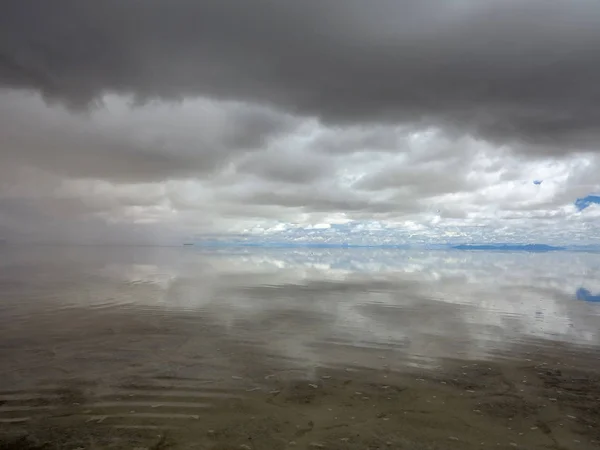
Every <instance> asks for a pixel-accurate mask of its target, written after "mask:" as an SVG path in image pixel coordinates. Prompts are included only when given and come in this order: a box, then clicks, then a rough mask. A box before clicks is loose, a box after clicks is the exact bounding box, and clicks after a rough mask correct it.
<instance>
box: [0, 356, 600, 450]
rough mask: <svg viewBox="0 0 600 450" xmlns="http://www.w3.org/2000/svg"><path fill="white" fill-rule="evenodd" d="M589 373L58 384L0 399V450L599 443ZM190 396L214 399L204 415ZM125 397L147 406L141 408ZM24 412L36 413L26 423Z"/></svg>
mask: <svg viewBox="0 0 600 450" xmlns="http://www.w3.org/2000/svg"><path fill="white" fill-rule="evenodd" d="M597 368H598V366H597V361H591V360H584V361H582V362H580V363H579V364H578V363H575V359H574V358H571V359H569V358H561V359H560V360H557V359H556V357H554V358H549V359H548V358H541V359H540V360H531V359H518V360H511V361H503V362H493V363H490V362H486V361H456V360H452V361H445V362H444V363H443V366H439V367H436V368H435V369H431V370H426V371H425V370H418V369H413V370H410V371H405V372H402V373H397V372H392V371H388V370H352V369H346V370H337V371H334V370H326V369H323V370H321V371H318V372H317V373H316V374H315V376H314V377H312V378H311V379H298V378H295V376H294V372H293V371H284V372H279V373H277V372H275V373H271V374H266V375H264V376H263V375H261V376H260V377H255V378H254V379H248V378H245V377H240V378H238V377H232V380H227V383H221V384H220V383H219V382H210V381H204V382H202V381H197V380H193V379H189V380H182V379H169V378H168V377H165V378H164V379H162V380H161V382H160V383H159V384H152V385H149V384H147V383H143V384H138V383H136V381H135V380H130V381H129V382H128V383H126V384H123V385H122V386H120V388H121V390H115V391H111V392H110V394H108V393H107V394H106V395H105V396H104V397H102V401H101V402H98V398H97V397H98V395H99V394H98V387H97V386H96V385H95V384H93V383H76V382H65V384H64V386H61V387H60V388H54V389H48V390H47V392H46V395H45V396H43V398H42V397H41V396H38V397H33V396H30V395H28V394H19V392H18V391H13V392H3V393H2V395H1V398H2V399H3V400H2V402H1V403H2V404H1V405H0V407H2V408H4V412H5V414H4V415H3V423H1V424H0V431H1V436H2V440H1V442H0V449H2V450H9V449H10V450H13V449H88V448H89V449H101V448H111V449H113V448H114V449H139V450H141V449H214V450H225V449H246V450H268V449H288V448H289V449H340V450H350V449H361V450H365V449H372V450H374V449H470V448H478V449H481V448H494V449H505V448H506V449H513V448H525V449H538V448H539V449H588V448H589V449H592V448H600V373H599V371H598V370H597ZM196 384H197V385H196ZM236 384H238V385H239V386H238V387H237V388H236V389H232V388H231V387H229V386H231V385H236ZM175 386H176V390H174V387H175ZM198 389H202V392H203V395H204V397H206V396H207V393H208V392H211V393H212V399H213V400H212V401H211V404H210V408H209V407H206V408H204V407H203V405H202V404H201V403H199V402H198V399H197V398H195V397H194V393H195V392H197V391H198ZM235 392H243V394H244V395H243V396H239V397H238V396H236V395H230V394H232V393H235ZM111 400H112V402H111ZM142 400H143V401H144V402H142ZM124 401H126V402H127V405H128V406H127V408H135V405H136V404H138V403H139V404H143V405H147V404H148V402H155V404H153V405H151V408H150V409H147V410H144V411H145V412H144V413H140V412H139V411H136V410H133V409H132V410H129V411H128V410H126V409H127V408H124V406H123V405H124V403H123V402H124ZM136 402H138V403H136ZM11 408H12V409H11ZM11 410H12V411H14V412H15V420H14V421H11V419H10V417H7V415H6V412H7V411H11ZM23 410H27V411H34V412H35V411H43V414H38V415H35V417H31V418H26V419H24V418H23V417H22V412H23ZM92 410H93V411H92ZM148 411H150V412H148ZM154 411H155V412H154ZM134 413H136V414H135V416H136V420H135V422H132V421H131V420H129V417H128V414H132V415H133V414H134Z"/></svg>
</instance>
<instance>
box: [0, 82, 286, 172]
mask: <svg viewBox="0 0 600 450" xmlns="http://www.w3.org/2000/svg"><path fill="white" fill-rule="evenodd" d="M121 103H122V102H121ZM113 109H115V108H113ZM116 109H118V108H116ZM139 113H140V114H139V115H137V116H136V115H133V116H131V115H127V116H125V117H123V118H122V119H121V120H119V119H118V118H117V119H115V117H113V114H114V113H112V112H111V111H110V108H109V110H108V111H107V110H105V109H99V110H98V111H96V112H91V113H90V114H88V115H79V116H78V115H74V114H69V113H68V112H66V111H64V110H61V109H60V108H58V109H57V108H49V107H46V106H45V105H43V104H42V103H41V102H39V101H36V99H34V98H31V97H30V96H23V95H18V94H15V93H12V94H11V93H7V92H0V136H1V137H2V148H1V149H0V165H3V166H6V165H9V164H22V165H25V166H34V167H38V168H41V169H44V170H48V171H51V172H53V173H56V174H60V175H63V176H66V177H73V178H79V177H81V178H99V179H105V180H111V181H116V182H144V181H162V180H167V179H177V178H187V177H198V176H203V175H207V174H209V173H210V172H212V171H215V170H217V169H218V168H219V167H220V166H222V165H224V164H226V163H227V162H228V161H229V160H230V159H231V158H234V157H236V156H237V157H239V156H242V155H243V154H245V153H246V152H252V151H257V150H262V149H263V148H264V147H265V146H268V143H269V141H270V140H271V139H274V138H275V137H277V136H279V135H282V134H285V133H286V132H289V131H290V130H291V129H292V128H293V126H294V121H293V120H292V119H291V118H290V117H289V116H286V115H284V114H277V113H274V112H272V111H269V110H267V109H264V108H257V107H250V106H247V105H238V104H227V103H225V104H220V105H212V104H211V103H210V102H200V103H193V104H188V105H183V106H182V107H181V108H177V109H176V110H175V111H171V110H169V108H167V107H163V106H160V105H158V106H156V105H155V107H154V108H149V109H146V110H145V111H140V112H139Z"/></svg>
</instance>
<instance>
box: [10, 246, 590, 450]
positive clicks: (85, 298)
mask: <svg viewBox="0 0 600 450" xmlns="http://www.w3.org/2000/svg"><path fill="white" fill-rule="evenodd" d="M599 295H600V255H598V254H591V253H566V252H556V253H538V254H532V253H511V252H477V251H471V252H468V251H414V250H413V251H404V250H389V251H388V250H363V249H349V250H348V249H340V250H329V249H327V250H310V249H292V250H290V249H269V250H267V249H226V250H202V249H199V248H196V247H184V248H172V247H171V248H170V247H162V248H161V247H120V248H119V247H95V246H89V247H51V246H47V247H6V248H3V249H2V250H0V426H1V427H2V430H3V433H4V434H6V435H7V436H8V435H11V436H12V435H18V434H19V433H21V434H23V433H29V434H31V435H32V436H33V435H35V436H34V437H35V439H42V440H46V441H47V442H58V440H60V439H59V438H57V437H56V436H55V435H52V433H50V431H51V430H56V429H60V430H63V431H62V432H61V433H60V434H61V435H62V436H67V435H68V436H69V438H68V439H67V440H66V441H61V443H60V444H56V445H59V446H58V447H57V448H69V446H71V447H72V448H77V446H79V447H82V446H83V447H84V448H86V446H88V447H90V448H103V447H104V446H106V447H119V446H121V447H122V448H133V447H135V446H139V447H142V448H143V447H144V446H146V447H151V446H152V445H155V446H156V445H159V446H162V445H163V444H164V445H167V443H165V442H166V441H164V440H165V439H166V438H165V437H164V436H166V435H165V433H167V432H168V436H169V440H170V442H169V443H168V444H169V445H171V446H172V447H174V448H240V446H241V448H246V447H247V448H251V449H253V448H256V449H261V448H287V447H290V448H292V447H295V448H310V446H311V444H314V445H313V448H438V447H439V448H469V446H477V448H481V446H482V444H481V442H484V444H483V445H484V446H487V445H489V446H494V448H502V447H503V446H505V447H506V448H514V446H515V445H517V446H520V445H522V443H521V442H520V440H524V439H529V440H527V441H524V442H525V444H526V445H527V448H534V447H532V446H537V445H539V447H540V448H542V447H544V448H547V447H548V446H550V447H552V446H554V447H556V448H571V446H573V448H587V447H586V446H592V447H593V446H595V445H596V443H595V442H593V441H595V440H596V439H597V438H599V437H600V436H596V434H594V433H596V431H595V430H596V428H597V427H600V424H595V422H594V421H595V420H597V419H598V416H600V410H595V409H594V408H593V406H590V407H589V408H587V407H586V408H587V409H585V411H584V412H582V411H578V410H577V408H576V407H575V406H573V405H574V404H575V403H577V402H574V401H573V399H569V398H566V397H565V399H563V398H562V397H561V395H562V394H561V393H563V392H572V391H573V389H569V386H570V387H571V388H573V383H575V384H577V383H580V384H581V383H584V381H582V380H587V381H586V382H585V383H587V384H585V383H584V384H585V386H583V387H582V386H579V388H580V389H579V390H576V391H577V392H579V393H581V392H585V395H584V397H585V398H584V399H585V400H586V401H589V402H592V403H594V402H600V392H596V391H594V389H592V388H591V387H590V386H588V385H591V384H590V383H592V381H593V380H596V378H594V377H596V372H597V370H598V369H600V363H599V361H598V355H599V353H598V347H599V346H600V302H599V301H598V300H599ZM484 366H485V369H481V367H484ZM559 366H561V367H559ZM557 370H558V371H559V372H555V371H557ZM482 371H483V372H482ZM546 372H548V373H546ZM490 374H493V376H490ZM557 374H558V375H557ZM528 376H529V377H530V378H529V380H530V381H529V385H527V379H526V378H527V377H528ZM523 377H525V378H523ZM531 377H534V378H535V379H534V378H531ZM565 377H566V378H565ZM563 378H565V380H566V381H565V380H563ZM482 380H484V381H485V382H484V381H482ZM548 380H550V381H548ZM590 380H592V381H590ZM523 381H525V382H524V383H523ZM588 382H589V383H588ZM564 383H567V384H569V383H570V384H569V385H568V386H567V387H565V386H563V384H564ZM592 384H593V383H592ZM357 386H358V387H357ZM383 386H387V387H385V388H384V387H383ZM530 386H531V388H530ZM382 389H384V390H383V391H382ZM390 389H391V390H392V391H393V395H392V394H389V392H391V391H390ZM440 389H441V390H440ZM548 390H550V391H551V392H550V391H548ZM438 391H439V392H438ZM555 391H559V392H558V393H556V392H555ZM435 392H437V394H435ZM507 395H508V397H507V398H509V399H510V401H508V400H506V398H504V397H506V396H507ZM565 395H566V394H565ZM582 395H583V394H582ZM465 396H466V397H468V398H465ZM473 396H475V397H476V398H471V397H473ZM498 396H501V397H502V398H501V399H500V398H499V397H498ZM596 396H597V397H596ZM433 397H435V398H433ZM567 397H568V396H567ZM365 399H366V400H365ZM441 399H443V400H441ZM515 399H518V401H517V400H515ZM549 399H553V400H549ZM471 400H472V401H471ZM563 400H564V401H563ZM507 401H508V403H506V402H507ZM577 401H578V402H579V403H580V404H584V403H585V404H586V405H587V403H586V402H585V401H583V400H582V398H580V397H578V398H577ZM494 402H500V403H499V405H500V406H498V405H496V406H493V405H495V403H494ZM511 402H513V403H514V404H513V403H511ZM515 402H516V403H515ZM598 404H600V403H598ZM367 405H368V406H367ZM390 405H394V406H393V407H391V406H390ZM482 405H483V406H482ZM485 405H488V406H485ZM490 405H492V406H490ZM542 405H545V406H542ZM548 405H550V406H548ZM390 408H391V409H390ZM394 408H395V409H394ZM436 408H437V409H436ZM486 408H488V409H487V410H486ZM545 408H554V409H553V410H552V411H553V412H552V413H551V414H550V413H548V411H549V409H545ZM573 408H575V409H573ZM505 409H506V411H507V412H506V413H504V414H500V416H499V417H498V416H497V414H496V415H494V413H493V412H494V411H495V412H498V411H504V410H505ZM488 410H489V411H488ZM411 411H413V412H411ZM414 411H417V412H414ZM419 411H420V412H419ZM423 411H425V412H423ZM449 411H452V413H450V412H449ZM474 411H476V412H474ZM486 411H488V413H486ZM511 411H512V412H511ZM541 412H543V414H542V413H541ZM336 414H337V415H336ZM411 414H413V415H414V414H416V415H417V416H418V417H412V416H410V415H411ZM523 414H525V416H523ZM553 414H554V415H556V420H559V422H556V424H555V423H554V421H555V419H554V418H549V417H554V415H553ZM407 415H408V417H405V416H407ZM472 415H475V418H473V417H471V416H472ZM273 416H276V417H278V418H279V419H277V420H276V419H272V417H273ZM329 416H331V417H329ZM371 416H373V417H371ZM567 416H571V417H578V418H579V419H578V420H577V421H575V419H569V418H568V417H567ZM267 417H270V418H271V419H268V420H267ZM453 417H454V419H452V418H453ZM525 417H526V418H525ZM564 417H566V419H561V418H564ZM583 417H585V419H584V418H583ZM424 418H425V419H424ZM519 418H520V419H519ZM384 419H385V420H384ZM509 419H510V420H509ZM513 419H514V420H515V421H516V420H517V419H519V421H520V422H522V423H525V425H523V426H524V427H525V428H527V430H529V432H528V433H525V431H527V430H525V428H524V429H523V431H519V432H518V433H517V432H516V431H515V433H514V434H515V435H514V436H511V437H510V439H509V438H508V437H507V436H506V433H507V432H512V430H508V429H509V428H511V429H512V428H515V427H512V426H509V425H510V424H509V423H508V422H511V421H512V420H513ZM272 420H276V421H275V422H272ZM453 420H456V421H458V422H454V421H453ZM477 420H480V421H481V423H479V424H476V425H470V426H469V427H466V425H465V428H464V429H462V428H461V427H462V426H463V425H464V424H471V423H474V422H477ZM528 420H529V421H530V422H531V423H529V422H527V421H528ZM560 420H563V421H571V422H573V421H575V422H576V423H574V425H573V427H572V428H568V427H567V428H565V424H564V423H563V424H562V425H561V422H560ZM336 421H339V423H341V422H342V421H344V424H345V425H340V426H339V427H338V426H337V425H336V424H337V423H338V422H336ZM373 421H374V422H373ZM540 421H541V422H540ZM538 422H539V423H538ZM311 424H312V425H311ZM461 424H462V425H461ZM536 424H537V425H536ZM526 425H527V426H526ZM575 425H577V426H575ZM360 427H362V428H363V429H364V430H365V431H363V432H362V433H363V437H362V438H361V437H358V438H357V437H356V436H354V435H353V434H352V433H349V432H348V430H347V428H352V429H358V428H360ZM402 427H405V428H404V429H403V432H402V433H400V434H401V435H398V433H397V430H398V429H402ZM406 427H408V428H406ZM546 427H547V428H548V430H550V432H549V433H542V434H541V435H540V438H539V439H537V440H536V438H535V436H533V437H532V436H531V434H532V433H531V432H532V431H537V430H541V429H544V430H545V428H546ZM532 428H534V429H535V430H531V429H532ZM555 428H556V429H555ZM65 430H70V431H68V432H67V431H65ZM303 430H304V431H303ZM392 430H395V431H394V432H392ZM432 430H438V431H439V433H441V434H439V435H438V434H436V433H435V432H433V431H432ZM440 430H441V431H440ZM507 430H508V431H507ZM537 432H539V431H537ZM49 433H50V434H49ZM340 433H341V434H340ZM344 433H345V434H344ZM365 433H366V434H365ZM490 433H492V434H493V433H495V437H494V442H491V441H489V440H488V442H487V443H486V442H485V440H481V439H483V438H482V437H481V436H489V435H490ZM519 433H522V434H521V435H520V434H519ZM338 434H340V436H341V437H340V436H338ZM480 434H481V436H480ZM38 435H39V436H41V437H39V436H38ZM367 435H368V439H367V437H365V436H367ZM496 435H497V437H496ZM159 436H160V437H159ZM253 436H254V437H253ZM455 438H456V439H455ZM156 439H158V441H156V442H154V441H153V440H156ZM161 439H163V440H161ZM365 439H366V440H365ZM367 441H368V442H367ZM480 441H481V442H480ZM496 441H498V442H496ZM575 441H577V442H575ZM148 442H154V443H153V444H152V443H151V444H149V443H148ZM133 443H135V445H133ZM513 444H514V445H513ZM525 444H523V445H525ZM94 445H95V446H96V447H94ZM319 445H323V447H319ZM244 446H246V447H244ZM419 446H420V447H419ZM592 447H590V448H592ZM155 448H160V447H155ZM165 448H166V447H165Z"/></svg>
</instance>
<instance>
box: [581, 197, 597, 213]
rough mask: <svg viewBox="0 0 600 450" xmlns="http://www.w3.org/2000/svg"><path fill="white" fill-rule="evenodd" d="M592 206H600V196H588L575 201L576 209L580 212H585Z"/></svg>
mask: <svg viewBox="0 0 600 450" xmlns="http://www.w3.org/2000/svg"><path fill="white" fill-rule="evenodd" d="M592 205H600V195H587V196H585V197H581V198H578V199H577V200H575V207H576V208H577V209H578V210H579V211H583V210H584V209H585V208H587V207H589V206H592Z"/></svg>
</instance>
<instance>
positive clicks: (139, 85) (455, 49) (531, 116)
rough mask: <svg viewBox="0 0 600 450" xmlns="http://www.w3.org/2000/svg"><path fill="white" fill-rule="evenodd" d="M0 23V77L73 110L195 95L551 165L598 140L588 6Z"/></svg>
mask: <svg viewBox="0 0 600 450" xmlns="http://www.w3.org/2000/svg"><path fill="white" fill-rule="evenodd" d="M2 12H3V13H2V14H1V15H0V82H1V83H2V84H4V85H5V86H8V87H14V88H24V89H36V90H39V91H40V92H42V93H43V94H44V95H45V96H46V97H47V98H49V99H59V100H62V101H65V102H67V103H68V104H70V105H75V106H77V105H79V106H82V105H88V104H89V103H90V102H92V101H94V100H98V99H99V98H101V96H102V95H104V94H106V93H110V92H115V93H119V94H133V95H135V97H136V98H137V99H139V100H140V101H145V100H146V99H151V98H155V97H162V98H169V99H182V98H185V97H189V96H208V97H214V98H221V99H235V100H244V101H252V102H258V103H268V104H272V105H276V106H277V107H279V108H281V109H283V110H286V111H290V112H293V113H298V114H303V115H314V116H317V117H320V118H321V119H323V120H325V121H326V122H329V123H349V122H369V123H374V122H378V121H382V120H383V121H401V122H406V123H434V124H442V125H444V126H446V127H450V128H456V129H458V130H463V131H467V132H472V133H476V134H479V135H481V136H484V137H487V138H490V139H495V140H499V141H505V140H507V139H508V140H511V139H517V140H522V141H524V142H529V143H533V144H536V145H537V147H533V148H534V149H536V150H537V151H544V152H553V153H555V154H559V153H561V152H568V151H572V150H573V149H579V148H585V149H590V148H592V149H595V148H596V146H595V145H594V144H595V140H596V139H597V138H598V136H599V126H598V124H599V123H600V117H599V116H600V113H599V112H598V111H599V110H598V107H597V105H598V99H599V96H600V91H599V88H598V84H597V80H598V79H599V78H600V56H599V53H598V51H597V48H598V43H599V42H600V4H599V3H598V2H597V1H595V0H578V1H577V2H566V1H564V2H562V1H559V2H547V1H544V0H527V1H523V0H518V1H517V0H507V1H495V0H460V1H452V2H439V1H433V0H394V1H391V0H376V1H373V2H364V1H359V0H348V1H344V2H340V1H336V0H318V1H317V0H306V1H302V2H273V1H269V0H256V1H252V2H243V3H240V2H237V1H230V0H203V1H197V0H171V1H163V0H147V1H144V2H139V1H132V0H104V1H101V2H98V1H86V0H84V1H75V0H55V1H53V2H47V3H44V4H40V3H39V2H32V1H27V0H4V1H2ZM540 145H541V147H540ZM151 159H152V158H150V160H151ZM155 161H156V163H159V161H158V160H155ZM148 164H152V163H151V162H149V163H148Z"/></svg>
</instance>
